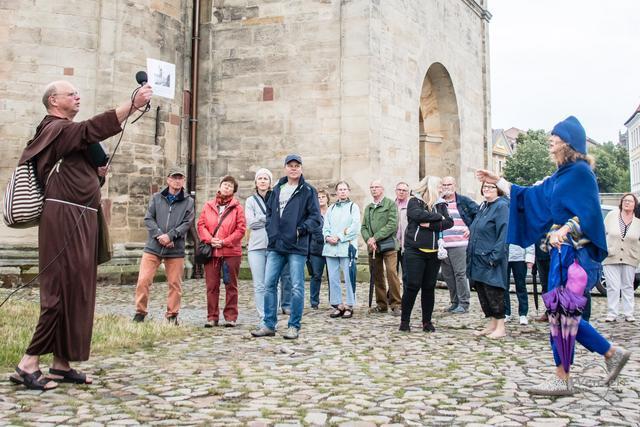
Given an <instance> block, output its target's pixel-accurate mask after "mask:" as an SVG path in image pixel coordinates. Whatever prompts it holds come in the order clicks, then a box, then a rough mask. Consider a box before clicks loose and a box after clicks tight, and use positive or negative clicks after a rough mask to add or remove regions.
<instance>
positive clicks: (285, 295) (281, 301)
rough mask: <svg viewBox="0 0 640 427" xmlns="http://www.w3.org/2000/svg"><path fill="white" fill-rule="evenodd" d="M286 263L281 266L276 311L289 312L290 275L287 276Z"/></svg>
mask: <svg viewBox="0 0 640 427" xmlns="http://www.w3.org/2000/svg"><path fill="white" fill-rule="evenodd" d="M287 265H288V263H287V261H285V263H284V264H282V273H281V274H280V282H279V283H278V309H279V310H283V311H284V310H291V275H290V274H289V267H287Z"/></svg>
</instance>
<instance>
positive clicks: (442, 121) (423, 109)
mask: <svg viewBox="0 0 640 427" xmlns="http://www.w3.org/2000/svg"><path fill="white" fill-rule="evenodd" d="M418 120H419V127H420V137H419V142H418V143H419V147H420V148H419V154H420V160H419V166H418V168H419V169H418V176H419V178H420V179H422V178H424V176H425V175H436V176H441V177H442V176H447V175H451V176H453V177H455V178H456V179H458V180H459V179H460V117H459V115H458V102H457V100H456V94H455V90H454V88H453V83H452V82H451V76H449V72H448V71H447V69H446V68H445V67H444V65H442V64H441V63H439V62H434V63H433V64H431V66H430V67H429V69H428V70H427V73H426V75H425V78H424V81H423V82H422V92H421V94H420V106H419V111H418Z"/></svg>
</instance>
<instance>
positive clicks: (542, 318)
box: [536, 313, 549, 322]
mask: <svg viewBox="0 0 640 427" xmlns="http://www.w3.org/2000/svg"><path fill="white" fill-rule="evenodd" d="M548 321H549V316H547V313H542V314H541V315H540V316H539V317H536V322H548Z"/></svg>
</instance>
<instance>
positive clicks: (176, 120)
mask: <svg viewBox="0 0 640 427" xmlns="http://www.w3.org/2000/svg"><path fill="white" fill-rule="evenodd" d="M169 123H171V124H172V125H175V126H178V125H179V124H180V116H178V115H176V114H171V115H170V116H169Z"/></svg>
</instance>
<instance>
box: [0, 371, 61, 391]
mask: <svg viewBox="0 0 640 427" xmlns="http://www.w3.org/2000/svg"><path fill="white" fill-rule="evenodd" d="M9 381H11V382H12V383H14V384H20V385H23V386H25V387H26V388H28V389H29V390H40V391H47V390H53V389H54V388H57V387H58V384H56V383H55V381H54V380H52V379H50V378H47V377H45V376H44V375H42V371H40V369H38V370H37V371H35V372H32V373H27V372H25V371H23V370H22V369H20V368H18V367H16V373H15V374H12V375H11V376H10V377H9ZM49 383H54V384H55V385H54V386H53V387H47V385H48V384H49Z"/></svg>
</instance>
